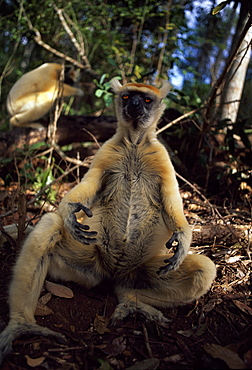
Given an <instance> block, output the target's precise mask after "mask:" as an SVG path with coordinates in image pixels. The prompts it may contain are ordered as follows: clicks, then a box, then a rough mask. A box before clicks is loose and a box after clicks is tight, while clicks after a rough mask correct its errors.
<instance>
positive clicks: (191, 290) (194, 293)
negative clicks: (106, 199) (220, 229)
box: [112, 254, 216, 325]
mask: <svg viewBox="0 0 252 370" xmlns="http://www.w3.org/2000/svg"><path fill="white" fill-rule="evenodd" d="M168 258H169V255H168ZM164 259H167V255H166V256H165V258H164V256H157V257H156V258H153V259H152V260H150V261H148V263H146V264H144V265H143V266H142V268H141V270H139V271H138V272H136V276H135V282H133V281H132V287H133V288H128V286H130V283H129V281H127V287H124V285H123V283H122V282H121V283H120V284H119V285H118V286H117V288H116V293H117V295H118V299H119V304H118V306H117V307H116V309H115V312H114V314H113V316H112V322H114V323H116V322H117V321H121V320H122V319H124V318H125V317H126V316H127V315H129V314H132V313H134V312H139V313H142V314H143V315H144V316H145V317H146V318H147V319H149V320H154V321H156V322H158V323H159V324H161V325H164V324H165V323H166V321H167V320H166V319H165V317H164V316H163V314H162V313H161V312H160V311H159V310H157V309H156V308H154V307H153V306H156V307H171V306H177V305H183V304H186V303H189V302H192V301H194V300H195V299H198V298H199V297H201V296H202V295H203V294H205V293H206V292H207V291H208V289H209V288H210V286H211V284H212V281H213V279H214V278H215V274H216V268H215V265H214V263H213V262H212V261H211V260H210V259H209V258H208V257H206V256H202V255H196V254H192V255H190V254H189V255H187V257H186V258H185V259H184V261H183V262H182V263H181V265H180V266H179V268H178V269H177V270H172V271H169V272H168V273H167V274H164V275H160V274H157V271H159V268H160V265H162V263H163V261H164ZM143 282H144V283H143ZM142 286H145V287H144V288H143V289H141V287H142ZM148 286H149V287H148Z"/></svg>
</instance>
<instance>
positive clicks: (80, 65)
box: [24, 16, 89, 70]
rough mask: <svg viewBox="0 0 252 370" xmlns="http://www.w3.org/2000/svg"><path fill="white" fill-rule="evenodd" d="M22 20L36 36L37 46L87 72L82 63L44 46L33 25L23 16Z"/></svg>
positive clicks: (48, 46)
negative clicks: (23, 19)
mask: <svg viewBox="0 0 252 370" xmlns="http://www.w3.org/2000/svg"><path fill="white" fill-rule="evenodd" d="M24 18H25V19H26V21H27V23H28V26H29V28H30V30H32V31H33V32H35V35H36V36H34V40H35V41H36V43H37V44H38V45H40V46H42V47H43V48H44V49H46V50H48V51H50V53H53V54H55V55H57V56H58V57H60V58H62V59H64V60H66V61H68V62H70V63H72V64H73V65H75V66H77V67H79V68H81V69H87V70H89V67H88V66H85V65H84V64H82V63H80V62H78V61H77V60H75V59H73V58H71V57H69V56H68V55H66V54H63V53H61V52H60V51H58V50H56V49H54V48H52V47H51V46H50V45H48V44H46V43H45V42H44V41H43V40H42V37H41V34H40V32H39V31H38V30H37V29H36V28H34V27H33V25H32V23H31V21H30V20H29V19H28V18H27V16H25V17H24Z"/></svg>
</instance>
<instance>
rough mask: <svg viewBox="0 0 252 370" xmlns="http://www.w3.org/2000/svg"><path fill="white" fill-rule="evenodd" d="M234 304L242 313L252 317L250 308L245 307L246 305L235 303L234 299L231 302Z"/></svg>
mask: <svg viewBox="0 0 252 370" xmlns="http://www.w3.org/2000/svg"><path fill="white" fill-rule="evenodd" d="M233 302H234V304H235V305H236V306H237V307H238V308H239V309H240V310H242V311H243V312H245V313H247V314H249V315H252V308H251V307H249V306H247V305H246V304H244V303H242V302H240V301H237V300H236V299H234V300H233Z"/></svg>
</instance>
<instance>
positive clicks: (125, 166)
mask: <svg viewBox="0 0 252 370" xmlns="http://www.w3.org/2000/svg"><path fill="white" fill-rule="evenodd" d="M152 156H155V153H153V152H151V151H145V150H143V149H142V150H141V149H139V148H137V147H132V148H126V149H125V150H124V151H122V153H121V155H120V156H118V159H117V160H116V161H115V162H114V164H113V165H112V166H111V167H110V168H109V170H107V171H105V172H104V175H103V178H102V187H101V195H102V198H103V199H104V200H108V201H111V200H112V199H114V198H115V197H116V198H117V197H118V196H119V195H120V197H121V198H120V199H129V200H132V199H134V197H136V200H138V202H139V200H140V199H141V200H142V201H143V197H142V196H144V197H145V196H146V197H148V198H149V197H153V196H155V197H156V196H158V194H159V193H160V190H159V189H160V174H159V173H158V166H157V165H156V163H155V161H153V158H152ZM117 201H118V200H117ZM119 201H120V200H119Z"/></svg>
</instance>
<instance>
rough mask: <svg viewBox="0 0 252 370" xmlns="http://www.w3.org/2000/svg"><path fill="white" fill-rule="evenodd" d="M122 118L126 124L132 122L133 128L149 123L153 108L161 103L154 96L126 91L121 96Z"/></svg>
mask: <svg viewBox="0 0 252 370" xmlns="http://www.w3.org/2000/svg"><path fill="white" fill-rule="evenodd" d="M120 99H121V106H122V116H123V118H124V120H125V121H126V122H132V123H133V127H134V128H137V127H138V126H139V125H141V124H142V125H144V124H145V123H146V122H148V120H149V118H150V115H151V112H152V110H153V108H155V107H157V106H158V105H159V103H160V101H159V100H158V99H157V97H156V96H154V95H153V94H151V93H150V94H148V93H144V92H139V91H132V90H131V91H128V92H127V91H126V92H125V91H124V92H122V94H121V96H120Z"/></svg>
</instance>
